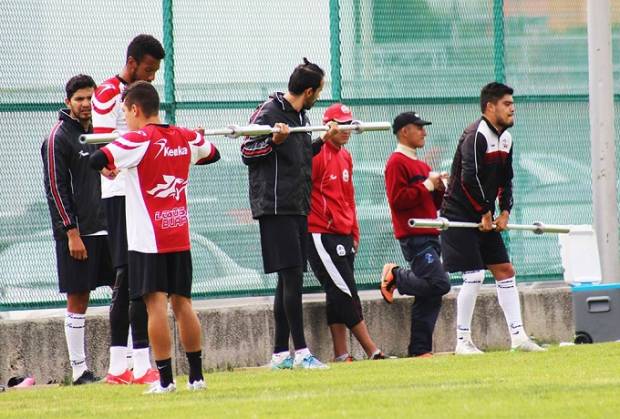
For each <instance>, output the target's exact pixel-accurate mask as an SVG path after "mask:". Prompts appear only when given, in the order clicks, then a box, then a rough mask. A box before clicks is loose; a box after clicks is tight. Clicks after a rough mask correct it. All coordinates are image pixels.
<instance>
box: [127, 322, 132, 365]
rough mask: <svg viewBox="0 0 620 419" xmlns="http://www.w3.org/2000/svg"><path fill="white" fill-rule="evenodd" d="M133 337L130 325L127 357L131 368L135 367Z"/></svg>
mask: <svg viewBox="0 0 620 419" xmlns="http://www.w3.org/2000/svg"><path fill="white" fill-rule="evenodd" d="M132 354H133V339H132V338H131V326H129V331H128V332H127V352H126V355H125V357H126V358H127V361H126V363H127V368H129V369H130V370H131V369H133V358H132Z"/></svg>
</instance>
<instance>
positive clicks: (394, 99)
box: [0, 0, 620, 310]
mask: <svg viewBox="0 0 620 419" xmlns="http://www.w3.org/2000/svg"><path fill="white" fill-rule="evenodd" d="M612 3H613V4H612V25H613V26H612V37H613V40H612V46H613V60H614V78H615V93H616V122H615V124H616V132H619V131H620V104H619V103H620V101H619V100H618V97H619V96H618V95H619V94H620V3H618V2H612ZM138 33H151V34H153V35H155V36H156V37H157V38H159V39H161V40H162V42H163V43H164V45H165V47H166V50H167V54H168V56H167V58H166V60H165V61H164V65H163V66H162V68H161V70H160V72H159V73H158V75H157V80H156V81H155V86H156V87H157V88H158V90H159V92H160V94H161V96H162V99H164V104H163V108H164V112H163V115H164V116H165V117H166V118H167V119H168V120H169V121H175V122H176V123H177V124H179V125H185V126H189V127H194V126H198V125H202V126H206V127H221V126H226V125H229V124H231V123H234V124H243V123H245V122H247V120H248V117H249V115H250V114H251V112H252V110H253V109H254V107H255V106H256V105H257V104H258V103H259V102H261V101H262V100H263V99H264V98H266V96H267V95H268V94H269V93H270V92H272V91H275V90H283V89H285V87H286V82H287V80H288V76H289V74H290V72H291V71H292V69H293V68H294V67H295V66H296V65H297V64H298V63H299V62H301V58H302V57H304V56H306V57H308V58H309V59H311V60H312V61H315V62H317V63H319V64H320V65H321V66H322V67H323V68H324V70H325V71H326V75H327V76H326V86H325V89H324V93H323V96H322V101H321V102H319V103H318V104H317V106H316V107H315V109H312V110H311V112H310V116H311V120H312V121H314V122H318V121H319V120H320V116H321V113H322V111H323V109H324V108H325V107H326V106H327V105H329V103H332V102H333V101H337V100H341V101H343V102H345V103H348V104H349V105H351V107H352V108H353V110H354V113H355V116H356V117H357V118H359V119H361V120H367V121H383V120H385V121H391V120H392V119H393V118H394V116H395V115H396V114H397V113H399V112H402V111H405V110H416V111H417V112H419V113H420V114H421V115H423V116H424V117H425V118H427V119H430V120H432V121H433V125H432V126H431V127H430V129H429V137H428V142H427V146H426V149H425V150H424V152H423V153H422V154H423V156H424V158H425V159H426V160H428V161H429V162H430V163H431V165H432V166H433V167H435V168H437V169H441V170H447V169H449V166H450V163H451V158H452V155H453V153H454V148H455V145H456V141H457V139H458V137H459V136H460V133H461V131H462V129H463V128H464V127H465V126H466V125H468V123H470V122H471V121H473V120H474V119H475V118H477V117H478V114H479V110H478V105H477V100H478V99H477V96H478V94H479V91H480V88H481V87H482V86H483V85H484V84H486V83H488V82H489V81H492V80H500V81H505V82H507V83H508V84H510V85H512V86H513V87H514V88H515V95H516V102H517V120H516V121H517V122H516V125H515V126H514V128H513V129H512V133H513V137H514V138H515V163H514V164H515V173H516V178H515V202H516V205H515V208H514V211H513V214H512V221H514V222H519V223H521V222H522V223H530V222H533V221H536V220H542V221H546V222H552V223H558V224H564V223H566V224H577V223H591V222H592V215H591V212H592V211H591V178H590V176H591V175H590V173H591V171H590V146H589V141H590V140H589V121H588V98H587V94H588V51H587V27H586V0H554V1H547V2H540V1H537V0H529V1H528V0H466V1H465V0H294V1H290V0H260V1H254V2H247V1H245V0H210V1H198V0H164V1H162V2H161V3H153V2H150V1H134V2H129V3H124V4H123V5H122V8H121V7H115V5H113V4H110V2H103V1H93V2H87V3H84V2H79V1H77V0H73V1H59V0H52V1H48V2H39V1H35V0H21V1H15V0H7V1H3V2H2V3H1V4H0V34H1V35H2V37H1V39H2V41H0V126H1V127H2V129H1V130H0V161H1V163H2V165H1V167H2V169H1V171H2V176H0V202H1V203H2V207H1V208H0V267H1V269H0V310H6V309H19V308H32V307H54V306H59V305H61V304H62V302H63V301H64V299H63V297H62V296H61V295H59V294H58V291H57V285H56V284H57V278H56V270H55V255H54V250H53V249H54V247H53V242H52V237H51V230H50V222H49V213H48V209H47V205H46V203H45V201H44V193H43V180H42V177H43V176H42V164H41V161H40V156H39V148H40V145H41V142H42V140H43V138H44V137H45V136H46V135H47V134H48V132H49V130H50V129H51V127H52V125H53V123H54V121H55V118H56V111H57V109H58V108H59V107H60V106H61V102H62V98H63V86H64V83H65V82H66V80H67V79H68V78H69V77H71V76H72V75H75V74H77V73H80V72H82V73H86V74H90V75H92V76H93V77H94V78H95V80H97V81H102V80H104V79H106V78H108V77H109V76H111V75H113V74H116V73H117V72H118V71H119V70H120V69H121V68H122V65H123V63H124V58H125V50H126V47H127V44H128V42H129V40H130V39H131V38H133V36H135V35H137V34H138ZM619 137H620V134H619V135H617V136H616V138H619ZM213 141H214V143H215V144H216V145H217V146H218V148H219V149H220V151H221V154H222V160H221V162H219V163H218V164H216V165H213V166H211V167H207V168H196V169H195V170H194V169H193V171H192V175H193V184H192V185H191V188H190V190H189V197H190V211H191V227H192V244H193V248H192V252H193V259H194V267H195V274H194V292H195V295H196V296H197V297H217V296H244V295H264V294H270V293H271V292H272V290H273V288H274V286H275V278H274V276H273V275H264V274H263V273H262V269H261V267H262V262H261V257H260V244H259V237H258V226H257V223H256V222H255V221H253V220H252V218H251V215H250V209H249V202H248V198H247V169H246V168H245V167H244V166H243V164H242V163H241V159H240V155H239V145H240V140H231V139H226V138H214V139H213ZM394 147H395V140H394V137H393V136H392V135H391V134H387V133H367V134H364V135H362V136H355V137H353V139H352V141H351V142H350V145H349V149H350V150H351V152H352V155H353V158H354V161H355V170H354V182H355V186H356V191H357V203H358V216H359V221H360V227H361V235H362V238H361V246H360V251H359V254H358V257H357V259H356V278H357V281H358V284H359V287H360V288H362V289H365V288H373V287H375V286H376V285H377V282H378V272H379V271H380V268H381V267H382V265H383V264H384V263H385V262H387V261H396V262H398V263H403V258H402V255H401V253H400V249H399V247H398V244H397V242H396V241H395V239H394V238H393V236H392V229H391V223H390V218H389V210H388V206H387V202H386V197H385V192H384V181H383V167H384V164H385V161H386V159H387V157H388V156H389V154H390V153H391V151H392V150H393V149H394ZM507 241H508V245H509V251H510V254H511V257H512V259H513V261H514V264H515V266H516V268H517V272H518V275H519V276H518V278H519V280H522V281H523V280H548V279H557V278H560V277H561V273H562V266H561V262H560V256H559V250H558V245H557V238H556V237H555V236H534V235H531V234H527V233H510V234H508V235H507ZM306 286H307V288H308V289H309V290H312V289H318V283H317V282H316V280H314V278H313V277H312V275H311V274H310V275H308V276H307V278H306ZM109 295H110V293H109V291H108V290H98V291H97V292H96V293H94V295H93V296H94V298H95V299H97V301H99V302H104V301H106V300H107V299H108V298H109Z"/></svg>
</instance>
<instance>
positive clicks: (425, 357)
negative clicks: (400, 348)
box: [415, 352, 433, 359]
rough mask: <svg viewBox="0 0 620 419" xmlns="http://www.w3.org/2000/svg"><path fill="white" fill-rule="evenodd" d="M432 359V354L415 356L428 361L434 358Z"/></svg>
mask: <svg viewBox="0 0 620 419" xmlns="http://www.w3.org/2000/svg"><path fill="white" fill-rule="evenodd" d="M432 357H433V353H432V352H426V353H424V354H420V355H415V358H422V359H427V358H432Z"/></svg>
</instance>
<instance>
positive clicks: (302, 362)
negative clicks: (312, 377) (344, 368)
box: [293, 354, 329, 370]
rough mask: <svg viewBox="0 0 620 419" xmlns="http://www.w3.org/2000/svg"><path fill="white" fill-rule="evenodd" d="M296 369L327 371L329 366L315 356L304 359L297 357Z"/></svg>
mask: <svg viewBox="0 0 620 419" xmlns="http://www.w3.org/2000/svg"><path fill="white" fill-rule="evenodd" d="M293 365H294V368H302V369H306V370H326V369H329V366H327V365H325V364H324V363H322V362H321V361H319V360H318V359H317V358H316V357H315V356H314V355H312V354H310V355H306V356H305V357H304V358H301V357H300V358H298V357H295V362H294V364H293Z"/></svg>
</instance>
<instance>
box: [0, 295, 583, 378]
mask: <svg viewBox="0 0 620 419" xmlns="http://www.w3.org/2000/svg"><path fill="white" fill-rule="evenodd" d="M519 292H520V296H521V301H522V312H523V319H524V323H525V327H526V330H527V332H528V333H529V334H530V335H533V336H535V337H536V338H537V339H538V340H540V341H542V342H560V341H572V339H573V333H574V332H573V314H572V302H571V294H570V290H569V288H568V287H564V286H560V287H555V288H537V287H535V286H534V287H528V286H519ZM360 296H361V298H362V306H363V311H364V317H365V319H366V322H367V324H368V328H369V331H370V335H371V336H372V338H373V339H374V340H375V342H376V343H377V345H378V346H379V347H380V348H381V349H383V350H384V351H385V352H386V353H389V354H393V355H397V356H406V354H407V346H408V343H409V331H410V315H411V303H412V301H413V300H412V299H411V298H409V297H401V298H396V299H395V302H394V304H392V305H388V304H386V303H385V302H384V301H383V299H382V298H381V296H380V295H379V292H378V291H366V292H362V293H360ZM456 296H457V293H456V290H453V291H451V292H450V293H449V294H447V295H446V296H445V297H444V300H443V306H442V310H441V313H440V316H439V320H438V322H437V327H436V330H435V336H434V351H435V352H449V351H452V350H453V349H454V344H455V332H454V329H455V323H456ZM324 299H325V297H324V295H323V294H313V295H306V296H304V322H305V331H306V340H307V343H308V346H309V348H310V350H311V351H312V352H313V353H314V354H315V355H317V356H318V357H319V359H322V360H330V359H332V358H333V354H332V343H331V339H330V335H329V331H328V328H327V325H326V321H325V303H324ZM195 307H196V310H197V312H198V315H199V318H200V321H201V325H202V331H203V336H202V339H203V348H204V349H203V353H204V356H203V358H204V361H203V363H204V367H205V369H207V370H209V369H226V368H231V367H248V366H259V365H264V364H265V363H266V362H267V361H268V359H269V357H270V353H271V350H272V336H273V314H272V299H271V298H268V297H260V298H246V299H230V300H206V301H197V302H195ZM43 313H44V315H45V317H43V318H34V317H37V315H39V314H40V313H39V312H29V313H18V314H16V315H15V314H14V315H12V316H11V315H7V314H6V313H3V314H4V316H3V317H4V318H5V320H0V383H2V382H6V381H7V380H8V378H9V377H11V376H13V375H16V374H24V373H30V374H33V375H34V376H35V377H36V379H37V382H38V383H45V382H47V381H49V380H57V381H62V380H64V379H65V377H66V376H67V375H69V374H70V366H69V361H68V356H67V349H66V345H65V335H64V328H63V311H62V310H55V311H47V312H43ZM6 317H9V319H8V320H7V319H6ZM171 324H172V325H174V322H173V321H171ZM472 331H473V339H474V342H475V343H476V344H477V345H478V346H479V347H480V348H481V349H489V348H491V349H507V348H508V347H509V335H508V331H507V327H506V322H505V320H504V315H503V313H502V311H501V309H500V307H499V305H498V303H497V297H496V294H495V289H494V287H492V286H488V287H487V286H485V287H483V289H482V291H481V292H480V295H479V297H478V300H477V304H476V310H475V313H474V321H473V324H472ZM173 336H174V347H175V348H176V349H175V351H174V355H175V358H176V362H177V363H176V372H177V373H179V374H180V373H184V372H185V371H186V368H187V365H186V360H185V356H184V352H183V350H182V349H181V346H180V342H179V339H178V336H177V335H176V333H175V334H174V335H173ZM86 341H87V349H86V352H87V361H88V364H89V367H90V368H91V369H93V370H94V371H95V372H96V373H97V374H99V375H105V372H106V369H107V363H108V342H109V328H108V316H107V308H105V307H101V308H93V309H90V310H89V312H88V317H87V322H86ZM351 347H352V354H353V355H354V356H356V357H358V358H363V357H364V354H363V351H362V349H361V347H360V346H359V345H358V344H357V342H351Z"/></svg>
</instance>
